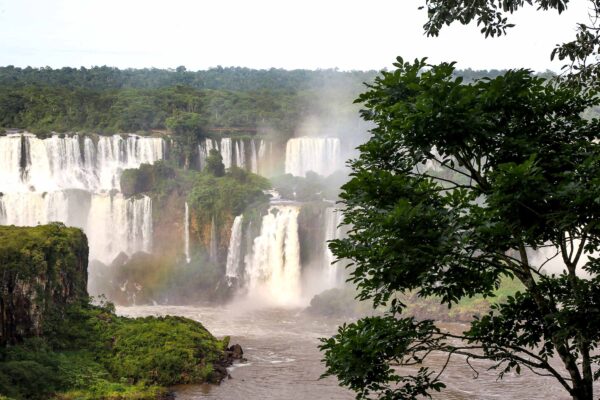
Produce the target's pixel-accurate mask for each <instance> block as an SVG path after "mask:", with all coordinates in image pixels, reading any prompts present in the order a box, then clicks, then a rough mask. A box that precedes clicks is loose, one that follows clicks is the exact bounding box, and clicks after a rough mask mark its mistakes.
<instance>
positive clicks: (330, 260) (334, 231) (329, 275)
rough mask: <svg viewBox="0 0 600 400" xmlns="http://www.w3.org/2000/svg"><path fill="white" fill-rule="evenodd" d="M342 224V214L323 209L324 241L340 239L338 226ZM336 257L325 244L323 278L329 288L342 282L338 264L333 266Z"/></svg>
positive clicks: (342, 278) (341, 271)
mask: <svg viewBox="0 0 600 400" xmlns="http://www.w3.org/2000/svg"><path fill="white" fill-rule="evenodd" d="M341 222H342V213H341V211H339V210H337V209H336V208H334V207H328V208H326V209H325V240H326V241H329V240H334V239H340V238H341V237H342V231H341V227H340V224H341ZM335 259H336V257H335V256H334V255H333V253H332V252H331V250H330V249H329V246H328V243H325V254H324V256H323V270H324V277H325V281H326V283H327V286H328V287H329V288H333V287H336V286H339V285H340V284H342V283H343V281H344V276H343V270H342V269H341V268H340V266H339V265H338V264H334V261H335Z"/></svg>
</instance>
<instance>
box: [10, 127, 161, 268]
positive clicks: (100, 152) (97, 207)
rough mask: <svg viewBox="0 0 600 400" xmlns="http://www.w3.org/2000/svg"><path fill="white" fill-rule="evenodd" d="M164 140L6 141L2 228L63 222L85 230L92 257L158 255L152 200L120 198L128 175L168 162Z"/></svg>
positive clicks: (23, 138) (133, 137) (72, 138)
mask: <svg viewBox="0 0 600 400" xmlns="http://www.w3.org/2000/svg"><path fill="white" fill-rule="evenodd" d="M164 152H165V148H164V141H163V140H162V139H160V138H146V137H140V136H136V135H129V136H127V137H125V138H124V137H121V136H120V135H114V136H110V137H99V138H98V142H97V146H96V145H94V141H93V140H92V139H91V138H90V137H85V138H80V137H79V136H78V135H73V136H64V137H63V136H58V135H53V136H52V137H50V138H47V139H39V138H37V137H36V136H35V135H31V134H11V135H8V136H4V137H0V193H2V196H0V209H1V210H4V211H3V215H0V223H2V224H14V225H22V226H32V225H37V224H44V223H48V222H51V221H60V222H63V223H65V224H67V225H70V226H77V227H80V228H82V229H84V230H85V232H86V233H87V235H88V237H89V242H90V256H91V258H92V259H97V260H100V261H102V262H105V263H108V262H111V261H112V260H113V258H114V257H115V256H116V255H118V254H119V253H120V252H125V253H128V254H131V253H133V252H136V251H147V252H149V251H151V248H152V201H151V199H150V198H149V197H141V198H136V199H125V198H124V197H123V196H122V195H121V194H119V193H118V190H119V189H120V177H121V173H122V171H123V170H124V169H126V168H138V167H139V166H140V165H141V164H142V163H149V164H150V163H154V162H155V161H157V160H159V159H162V158H164Z"/></svg>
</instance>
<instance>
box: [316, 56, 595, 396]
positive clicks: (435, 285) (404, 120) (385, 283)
mask: <svg viewBox="0 0 600 400" xmlns="http://www.w3.org/2000/svg"><path fill="white" fill-rule="evenodd" d="M394 65H395V67H396V70H394V71H390V72H382V75H381V76H380V77H378V78H377V79H376V80H375V83H374V84H373V85H371V86H370V87H369V91H367V92H366V93H364V94H363V95H361V97H360V98H359V100H358V101H360V102H364V104H365V105H366V110H365V111H364V112H363V117H364V118H365V119H366V120H368V121H373V122H374V123H375V125H376V127H375V128H374V129H373V130H372V134H373V135H372V137H371V139H370V140H369V141H368V142H367V143H366V144H364V145H362V146H360V151H361V155H360V157H359V158H358V159H356V160H353V161H352V162H351V167H352V170H353V173H352V179H351V181H350V182H348V183H347V184H346V185H345V186H343V192H342V194H341V198H342V202H343V203H344V205H345V213H344V223H345V224H347V225H349V226H352V229H351V231H350V233H349V237H348V238H346V239H341V240H336V241H334V242H333V243H332V244H331V245H330V247H331V249H332V250H333V252H334V254H335V255H336V256H337V257H338V258H339V259H349V260H351V263H352V270H351V280H352V281H353V282H354V283H355V284H356V285H357V286H358V288H359V291H360V294H359V297H360V298H361V299H363V300H367V299H369V300H372V301H373V303H374V305H375V306H386V307H388V309H389V316H388V317H385V318H382V319H378V320H367V321H359V322H358V323H356V324H353V325H349V326H348V327H346V328H344V329H342V330H340V332H338V335H336V336H335V337H334V338H332V339H329V340H327V341H325V342H324V344H323V347H322V348H323V349H324V350H326V354H325V361H326V363H327V366H328V374H335V375H337V376H338V378H339V379H340V381H341V382H342V384H344V385H347V386H349V387H351V388H353V389H354V390H356V391H357V393H358V396H359V398H361V396H362V398H367V396H374V397H377V398H384V399H395V398H397V399H400V398H412V397H410V396H417V395H424V394H425V393H429V392H431V390H438V389H440V388H441V386H439V385H438V384H439V381H438V379H439V378H440V375H439V374H438V375H433V374H431V373H430V372H429V371H426V370H421V371H420V372H419V373H418V374H417V375H415V376H396V375H395V373H393V372H391V371H390V370H388V369H386V367H385V365H389V364H390V363H398V364H399V365H411V364H413V363H417V364H420V363H421V362H422V361H423V360H424V359H425V358H426V357H427V355H428V354H430V353H431V352H440V351H441V352H445V353H448V357H451V356H452V355H455V354H460V355H464V356H466V357H467V358H485V359H488V360H491V361H493V362H494V364H493V368H497V369H498V371H499V373H500V377H502V375H503V374H504V373H506V372H508V371H516V372H520V370H521V368H528V369H531V370H534V371H536V372H538V373H544V374H549V375H551V376H553V377H554V378H555V379H556V380H557V381H558V382H559V383H560V384H561V385H562V386H563V387H564V388H565V389H566V390H567V391H568V393H569V394H570V395H571V396H573V398H577V399H591V398H592V396H593V388H592V382H593V380H594V370H593V369H594V364H595V363H596V364H595V365H596V369H597V362H598V360H597V359H595V358H593V357H592V353H591V352H592V351H593V350H594V349H595V348H596V346H597V343H598V337H597V332H598V330H599V329H598V328H599V325H598V323H599V322H600V320H599V319H598V318H599V317H600V312H599V311H598V310H599V309H600V308H599V303H598V301H599V300H600V298H599V297H598V293H600V286H598V283H600V282H598V278H597V272H598V262H597V261H596V260H595V258H594V257H592V256H590V254H591V253H593V252H597V251H598V250H600V230H598V227H599V225H598V220H599V217H600V207H599V205H598V202H597V200H596V199H598V198H600V186H599V185H598V176H600V147H599V145H598V139H599V137H598V132H600V130H599V128H600V127H599V124H600V123H599V121H598V120H596V119H593V120H591V121H588V120H585V119H584V118H582V116H581V115H582V113H583V111H584V110H586V109H587V108H588V107H591V106H595V105H597V104H598V101H599V100H598V98H597V97H596V96H595V95H594V94H593V93H586V92H583V91H582V89H577V88H574V87H571V86H568V85H565V84H554V85H553V84H548V83H547V82H546V81H544V80H543V79H541V78H537V77H534V76H532V75H531V73H530V72H529V71H526V70H516V71H509V72H507V73H506V74H505V75H503V76H500V77H497V78H495V79H483V80H480V81H476V82H475V83H473V84H469V85H465V84H463V82H462V79H460V78H454V77H453V71H454V68H453V65H452V64H441V65H439V66H432V65H428V64H427V63H426V61H425V60H420V61H419V60H417V61H415V62H414V63H405V62H404V61H403V60H402V59H400V58H398V61H397V63H395V64H394ZM555 258H556V259H557V260H562V265H561V267H560V271H557V270H555V271H553V272H557V273H559V275H552V274H550V273H549V272H548V271H547V270H545V269H544V267H545V266H547V265H548V262H549V261H552V260H553V259H555ZM582 269H583V270H586V271H588V272H589V273H590V274H591V278H590V279H583V278H582V277H581V276H580V274H581V271H582ZM512 278H515V279H517V280H518V281H520V282H521V283H522V285H523V287H524V289H523V292H517V293H516V294H515V295H514V296H510V297H508V298H507V300H506V303H505V305H504V304H498V305H496V306H494V309H493V310H492V312H490V314H488V315H485V316H483V317H481V318H480V319H476V320H474V321H473V322H472V325H471V328H470V329H469V330H468V331H467V332H465V333H464V334H463V335H458V336H457V335H453V334H451V333H449V332H445V331H442V330H439V329H438V328H436V327H435V326H434V325H433V323H432V322H431V321H429V322H428V321H423V322H416V321H414V320H412V319H407V318H401V315H402V313H403V311H404V310H405V308H406V307H405V304H403V302H402V301H401V300H402V295H403V294H409V293H413V292H416V293H417V294H418V295H419V296H421V297H426V298H435V299H437V300H438V301H439V302H440V303H442V304H445V305H447V306H448V307H452V306H454V305H456V304H457V303H458V302H459V301H461V300H462V299H465V298H471V297H473V296H476V295H478V296H483V297H484V298H485V297H490V296H494V294H495V291H496V290H497V289H498V287H499V286H500V284H501V282H502V281H503V280H505V279H512ZM382 332H383V333H382ZM359 333H360V335H364V339H363V338H362V336H360V335H359ZM368 337H371V338H372V339H373V340H372V341H369V340H367V338H368ZM455 339H461V340H462V341H463V342H462V343H463V344H456V342H455V341H454V340H455ZM404 340H406V341H408V342H404ZM394 343H396V344H397V345H393V344H394ZM356 344H358V345H359V346H360V351H359V353H357V351H358V350H357V349H358V347H355V345H356ZM389 346H391V347H389ZM365 353H366V354H367V355H368V357H369V358H367V359H368V360H370V361H368V362H363V364H366V365H363V366H362V367H360V365H359V364H360V363H361V362H362V361H361V359H362V358H364V357H367V356H365ZM554 355H557V356H558V357H559V358H560V360H561V361H562V363H563V367H564V371H566V373H565V372H563V371H562V370H557V369H555V367H553V366H552V364H551V363H550V359H551V358H552V357H553V356H554ZM377 357H379V358H377ZM578 358H580V359H582V360H583V361H582V363H581V364H579V363H578V362H577V359H578ZM374 360H377V361H376V362H375V361H374ZM371 363H374V364H375V365H376V366H377V368H378V369H372V368H375V367H372V366H371V365H370V364H371ZM354 368H357V369H358V370H357V371H354ZM441 372H443V369H442V371H441ZM441 372H440V373H441ZM356 373H360V374H363V373H364V374H365V375H360V376H361V380H358V381H355V380H353V379H354V376H355V374H356ZM398 385H400V387H402V388H403V389H402V390H404V392H402V391H401V389H399V388H398Z"/></svg>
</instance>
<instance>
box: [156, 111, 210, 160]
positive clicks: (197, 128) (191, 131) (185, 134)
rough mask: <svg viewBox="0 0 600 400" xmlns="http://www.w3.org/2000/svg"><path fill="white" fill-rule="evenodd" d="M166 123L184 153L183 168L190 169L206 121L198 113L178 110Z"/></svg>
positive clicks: (179, 148)
mask: <svg viewBox="0 0 600 400" xmlns="http://www.w3.org/2000/svg"><path fill="white" fill-rule="evenodd" d="M165 124H166V125H167V127H168V128H169V129H171V130H172V131H173V133H174V139H175V143H176V145H177V148H178V150H179V151H180V152H181V153H182V154H183V159H184V161H183V168H184V169H188V168H189V166H190V159H191V158H192V156H193V154H194V152H195V149H196V146H197V145H198V139H199V138H200V137H202V136H203V134H204V128H203V127H204V125H205V121H204V120H203V119H202V116H201V115H200V114H198V113H193V112H178V113H177V114H175V115H174V116H172V117H169V118H167V119H166V120H165Z"/></svg>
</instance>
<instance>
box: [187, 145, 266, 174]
mask: <svg viewBox="0 0 600 400" xmlns="http://www.w3.org/2000/svg"><path fill="white" fill-rule="evenodd" d="M247 142H248V143H247ZM257 143H258V144H257ZM247 144H248V145H249V147H248V146H247ZM264 147H265V146H264V141H263V140H258V139H246V140H244V139H234V138H222V139H221V140H213V139H210V138H207V139H204V140H201V141H200V144H199V145H198V166H199V167H200V170H201V171H202V170H204V168H206V158H207V157H208V155H209V154H210V150H211V149H216V150H218V151H219V152H220V153H221V157H222V158H223V165H224V166H225V168H231V167H232V166H236V167H239V168H242V169H247V170H248V171H251V172H253V173H256V174H257V173H259V163H260V160H261V155H262V156H264V154H265V149H264ZM248 151H249V154H247V152H248Z"/></svg>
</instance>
